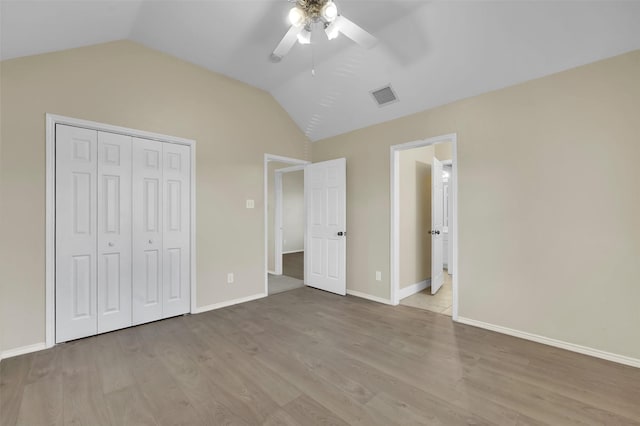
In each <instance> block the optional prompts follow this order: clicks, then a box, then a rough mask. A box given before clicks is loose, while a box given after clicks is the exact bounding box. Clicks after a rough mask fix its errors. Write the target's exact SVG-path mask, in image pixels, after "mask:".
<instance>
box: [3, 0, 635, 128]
mask: <svg viewBox="0 0 640 426" xmlns="http://www.w3.org/2000/svg"><path fill="white" fill-rule="evenodd" d="M336 4H337V6H338V9H339V11H340V13H343V14H344V15H345V16H347V17H348V18H349V19H351V20H353V21H354V22H356V23H357V24H358V25H360V26H361V27H362V28H364V29H365V30H367V31H368V32H370V33H371V34H373V35H374V36H375V37H377V38H378V39H379V43H378V45H377V46H376V47H374V48H372V49H370V50H366V49H363V48H362V47H360V46H358V45H356V44H355V43H353V42H352V41H350V40H349V39H347V38H346V37H344V36H340V37H338V38H337V39H335V40H331V41H329V40H327V38H326V35H325V34H324V33H323V32H322V31H314V32H313V33H312V44H311V45H300V44H296V45H295V46H294V47H293V49H292V50H291V52H289V54H288V55H287V56H286V57H285V58H284V59H283V60H282V61H281V62H280V63H272V62H271V61H269V55H270V53H271V52H272V51H273V49H274V47H275V46H276V45H277V44H278V42H279V40H280V39H281V38H282V36H283V35H284V34H285V32H286V31H287V29H288V27H289V25H288V23H287V19H286V18H287V13H288V11H289V9H290V8H291V6H292V3H290V2H288V1H286V0H261V1H246V0H243V1H238V0H230V1H151V0H147V1H113V0H111V1H100V0H88V1H57V0H48V1H6V0H2V2H1V10H0V27H1V29H0V59H11V58H16V57H21V56H27V55H33V54H39V53H45V52H52V51H57V50H63V49H69V48H74V47H80V46H86V45H91V44H96V43H103V42H108V41H113V40H120V39H129V40H132V41H135V42H138V43H141V44H143V45H146V46H148V47H150V48H153V49H156V50H159V51H162V52H165V53H168V54H171V55H174V56H176V57H178V58H181V59H183V60H186V61H189V62H192V63H194V64H197V65H200V66H203V67H205V68H207V69H210V70H212V71H215V72H219V73H222V74H225V75H227V76H229V77H232V78H235V79H238V80H240V81H243V82H245V83H248V84H250V85H253V86H256V87H259V88H261V89H264V90H266V91H268V92H270V93H271V94H272V95H273V96H274V97H275V99H276V100H277V101H278V102H279V103H280V104H281V105H282V107H283V108H284V109H285V110H286V111H287V112H288V113H289V115H290V116H291V117H292V118H293V120H294V121H295V122H296V123H297V125H298V126H299V127H300V129H302V130H303V131H304V133H305V134H306V135H307V137H308V138H309V139H310V140H312V141H316V140H320V139H323V138H327V137H330V136H334V135H338V134H341V133H345V132H348V131H351V130H354V129H358V128H362V127H366V126H369V125H372V124H376V123H380V122H384V121H388V120H391V119H394V118H398V117H402V116H405V115H408V114H412V113H415V112H418V111H422V110H425V109H428V108H432V107H435V106H438V105H443V104H446V103H449V102H452V101H455V100H458V99H463V98H467V97H470V96H474V95H477V94H480V93H484V92H487V91H491V90H495V89H498V88H502V87H506V86H509V85H513V84H517V83H520V82H524V81H527V80H531V79H534V78H538V77H542V76H544V75H548V74H551V73H554V72H558V71H562V70H565V69H569V68H573V67H576V66H579V65H583V64H586V63H589V62H594V61H597V60H599V59H603V58H606V57H610V56H614V55H617V54H621V53H624V52H628V51H631V50H635V49H638V48H640V25H638V24H637V23H638V22H640V2H616V1H602V2H597V1H596V2H578V1H566V2H528V1H513V2H505V1H496V2H489V1H481V2H477V1H476V2H464V1H456V2H425V1H399V0H386V1H385V0H381V1H349V0H342V1H340V0H336ZM312 69H315V73H314V74H312V72H311V70H312ZM388 84H391V85H392V86H393V89H394V91H395V93H396V94H397V96H398V98H399V99H400V101H398V102H395V103H393V104H391V105H388V106H386V107H384V108H380V107H378V106H377V105H376V103H375V102H372V100H371V92H372V91H373V90H377V89H379V88H381V87H384V86H386V85H388Z"/></svg>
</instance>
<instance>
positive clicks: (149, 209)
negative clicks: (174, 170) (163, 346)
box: [132, 138, 163, 325]
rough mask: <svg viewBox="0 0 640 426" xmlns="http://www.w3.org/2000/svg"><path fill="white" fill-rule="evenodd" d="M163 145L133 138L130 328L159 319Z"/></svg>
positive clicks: (160, 312) (161, 269) (160, 303)
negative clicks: (131, 323) (131, 311)
mask: <svg viewBox="0 0 640 426" xmlns="http://www.w3.org/2000/svg"><path fill="white" fill-rule="evenodd" d="M162 145H163V144H162V142H157V141H152V140H147V139H140V138H133V145H132V147H133V155H132V161H133V168H132V169H133V174H132V181H133V185H132V192H133V194H132V195H133V234H132V235H133V236H132V238H133V244H132V245H133V253H132V259H133V273H132V275H133V300H132V307H133V324H134V325H136V324H142V323H145V322H149V321H155V320H159V319H161V318H162V297H163V296H162V276H163V267H162V257H163V256H162V221H163V211H162V210H163V209H162V205H163V200H162V196H163V191H162V169H163V166H162V163H163V156H162Z"/></svg>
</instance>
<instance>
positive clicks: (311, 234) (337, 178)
mask: <svg viewBox="0 0 640 426" xmlns="http://www.w3.org/2000/svg"><path fill="white" fill-rule="evenodd" d="M304 185H305V191H304V193H305V205H306V210H307V211H306V215H307V222H306V234H307V235H306V247H305V275H306V282H305V283H306V284H307V285H309V286H311V287H315V288H318V289H321V290H325V291H329V292H332V293H336V294H340V295H346V291H347V288H346V231H347V230H346V203H347V201H346V159H344V158H339V159H336V160H330V161H323V162H320V163H314V164H309V165H307V166H306V167H305V171H304Z"/></svg>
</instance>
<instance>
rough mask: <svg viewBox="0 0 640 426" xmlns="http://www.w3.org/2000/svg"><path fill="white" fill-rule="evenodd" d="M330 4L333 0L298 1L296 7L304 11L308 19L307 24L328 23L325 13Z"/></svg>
mask: <svg viewBox="0 0 640 426" xmlns="http://www.w3.org/2000/svg"><path fill="white" fill-rule="evenodd" d="M329 2H331V0H297V1H296V5H297V6H298V7H299V8H300V9H301V10H303V11H304V13H305V15H306V17H307V24H309V23H311V22H320V21H322V22H325V23H328V21H327V19H326V18H325V16H324V13H323V11H324V7H325V6H326V5H327V3H329Z"/></svg>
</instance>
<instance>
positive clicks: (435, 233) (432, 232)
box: [429, 230, 440, 235]
mask: <svg viewBox="0 0 640 426" xmlns="http://www.w3.org/2000/svg"><path fill="white" fill-rule="evenodd" d="M429 233H430V234H431V235H440V231H438V230H436V231H429Z"/></svg>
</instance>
